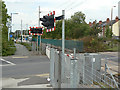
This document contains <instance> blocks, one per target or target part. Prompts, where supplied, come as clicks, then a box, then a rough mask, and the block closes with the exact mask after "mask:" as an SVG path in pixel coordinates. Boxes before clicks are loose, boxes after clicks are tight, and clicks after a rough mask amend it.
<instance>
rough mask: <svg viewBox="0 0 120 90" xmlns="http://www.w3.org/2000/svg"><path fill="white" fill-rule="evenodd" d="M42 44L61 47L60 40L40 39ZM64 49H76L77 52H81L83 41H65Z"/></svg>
mask: <svg viewBox="0 0 120 90" xmlns="http://www.w3.org/2000/svg"><path fill="white" fill-rule="evenodd" d="M41 41H42V43H46V44H51V45H54V46H57V47H62V40H56V39H41ZM65 48H67V49H71V50H73V48H76V49H77V50H78V52H81V51H83V41H73V40H65Z"/></svg>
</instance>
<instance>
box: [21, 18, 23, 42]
mask: <svg viewBox="0 0 120 90" xmlns="http://www.w3.org/2000/svg"><path fill="white" fill-rule="evenodd" d="M22 33H23V32H22V20H21V42H22V38H23V37H22Z"/></svg>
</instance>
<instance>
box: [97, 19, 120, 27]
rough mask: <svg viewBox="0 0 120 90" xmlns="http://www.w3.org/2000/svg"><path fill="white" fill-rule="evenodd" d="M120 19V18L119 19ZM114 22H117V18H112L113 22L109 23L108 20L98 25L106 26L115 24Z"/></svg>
mask: <svg viewBox="0 0 120 90" xmlns="http://www.w3.org/2000/svg"><path fill="white" fill-rule="evenodd" d="M119 20H120V19H119ZM114 23H116V20H112V22H111V21H110V22H109V23H107V22H106V21H104V22H102V24H99V25H98V27H104V26H106V25H109V26H111V25H113V24H114Z"/></svg>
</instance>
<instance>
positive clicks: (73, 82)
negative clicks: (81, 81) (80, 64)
mask: <svg viewBox="0 0 120 90" xmlns="http://www.w3.org/2000/svg"><path fill="white" fill-rule="evenodd" d="M70 70H71V73H70V86H71V88H77V87H78V80H77V79H78V75H77V60H76V59H71V69H70Z"/></svg>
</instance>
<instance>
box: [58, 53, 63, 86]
mask: <svg viewBox="0 0 120 90" xmlns="http://www.w3.org/2000/svg"><path fill="white" fill-rule="evenodd" d="M61 53H62V52H59V54H58V55H59V59H58V88H61V60H62V58H61V56H62V55H61Z"/></svg>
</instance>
